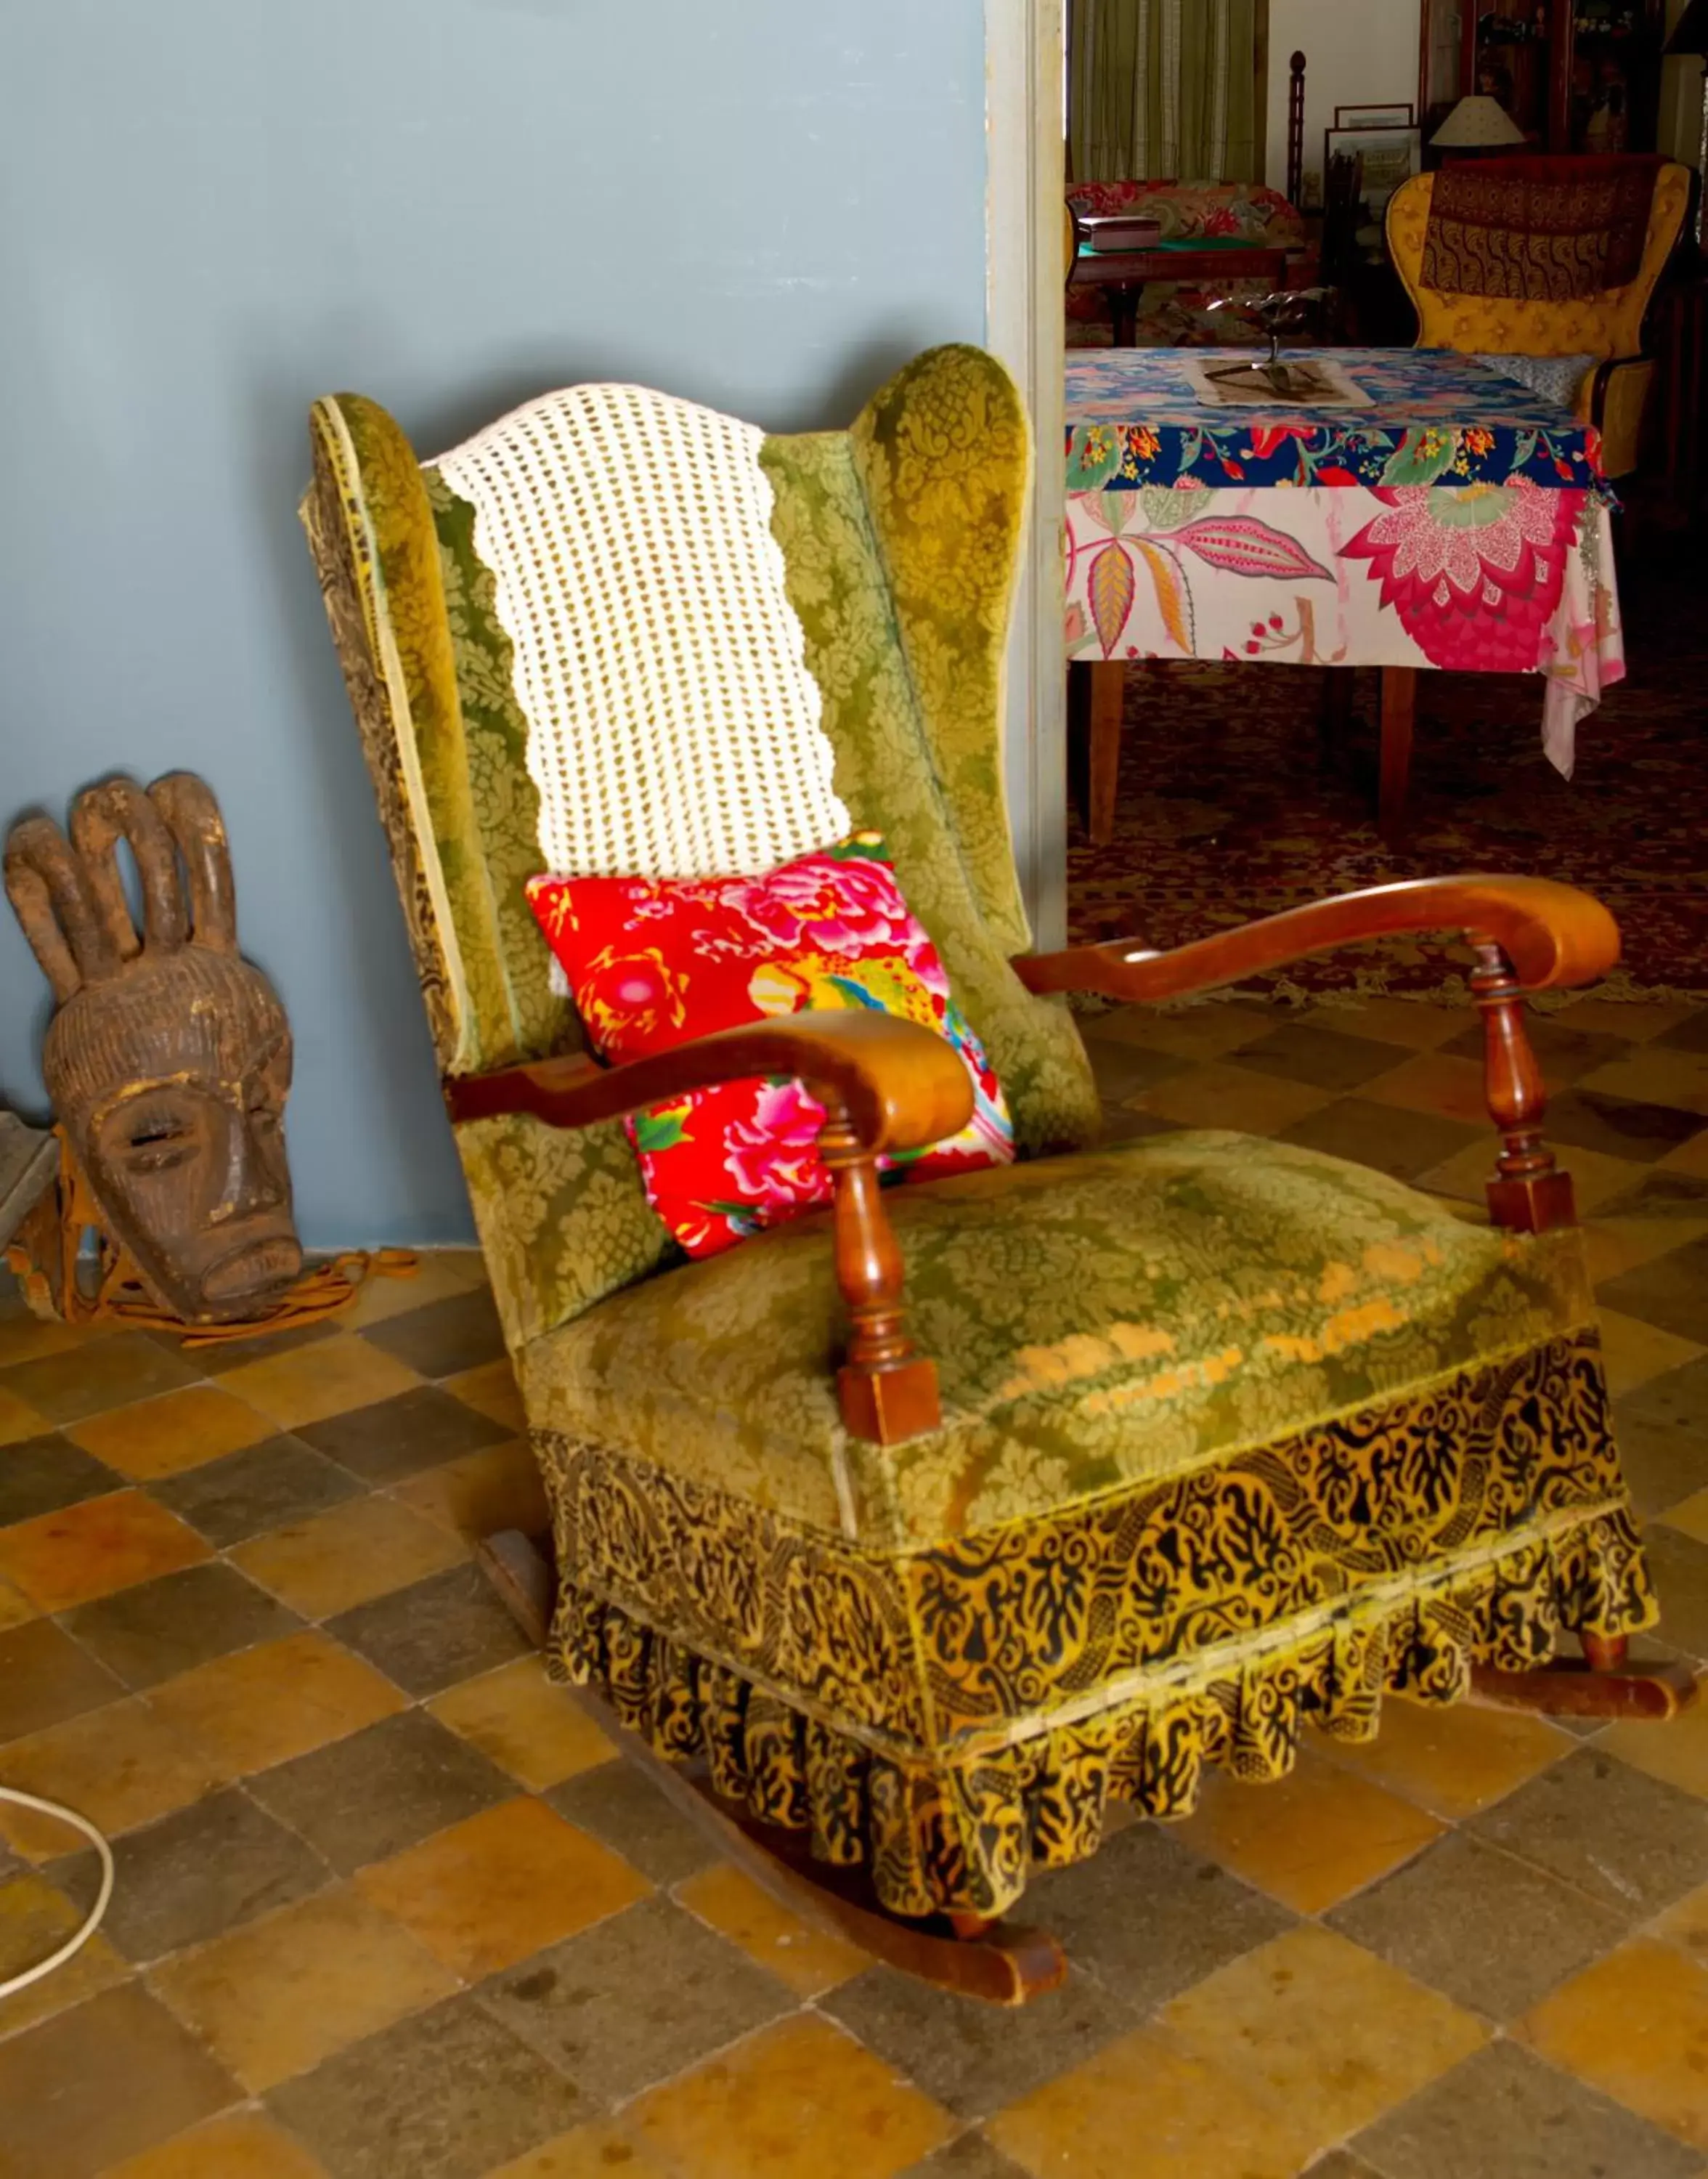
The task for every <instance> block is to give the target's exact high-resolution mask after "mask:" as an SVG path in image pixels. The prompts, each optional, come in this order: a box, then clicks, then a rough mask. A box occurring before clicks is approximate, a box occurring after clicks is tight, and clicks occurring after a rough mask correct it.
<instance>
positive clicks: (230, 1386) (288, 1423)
mask: <svg viewBox="0 0 1708 2179" xmlns="http://www.w3.org/2000/svg"><path fill="white" fill-rule="evenodd" d="M220 1381H221V1383H222V1385H223V1386H224V1387H225V1389H226V1390H227V1391H228V1392H231V1393H233V1395H235V1397H237V1398H238V1399H240V1400H246V1401H248V1402H249V1405H250V1406H251V1407H253V1408H260V1411H261V1413H263V1414H264V1415H269V1416H271V1418H272V1419H273V1421H274V1422H276V1424H278V1425H279V1427H280V1429H281V1430H296V1429H298V1427H300V1425H301V1424H304V1423H319V1422H324V1421H325V1420H326V1418H327V1416H328V1415H341V1414H342V1413H345V1411H346V1410H347V1409H348V1408H366V1407H371V1406H372V1405H373V1404H374V1402H375V1401H377V1400H389V1399H390V1398H391V1397H392V1396H393V1394H394V1393H397V1392H407V1391H409V1390H410V1388H411V1386H415V1385H419V1383H420V1382H421V1380H420V1379H419V1377H418V1376H417V1375H416V1374H415V1372H414V1371H413V1369H408V1368H406V1367H405V1365H404V1364H402V1363H401V1362H399V1361H397V1359H396V1358H394V1357H393V1356H391V1355H390V1354H386V1353H381V1351H380V1348H379V1347H370V1345H369V1344H368V1342H367V1341H366V1340H365V1339H360V1338H358V1337H357V1336H356V1335H355V1334H354V1333H353V1332H348V1331H335V1332H334V1333H333V1334H332V1335H331V1337H330V1338H327V1339H315V1340H311V1341H309V1343H308V1344H307V1345H306V1346H303V1347H291V1348H290V1349H288V1350H287V1352H286V1353H283V1354H271V1355H269V1356H268V1357H267V1358H266V1360H265V1361H261V1362H244V1363H241V1364H239V1365H238V1368H237V1369H228V1370H227V1372H226V1373H225V1375H224V1376H223V1377H222V1379H221V1380H220Z"/></svg>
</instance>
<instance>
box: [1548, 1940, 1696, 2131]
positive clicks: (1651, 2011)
mask: <svg viewBox="0 0 1708 2179" xmlns="http://www.w3.org/2000/svg"><path fill="white" fill-rule="evenodd" d="M1514 2034H1515V2035H1516V2036H1517V2037H1518V2038H1519V2039H1520V2040H1521V2041H1524V2042H1526V2043H1528V2044H1529V2045H1530V2047H1531V2049H1532V2050H1536V2051H1538V2052H1540V2053H1541V2056H1543V2057H1544V2058H1546V2059H1547V2060H1548V2061H1549V2062H1550V2063H1551V2064H1552V2065H1555V2066H1560V2067H1562V2068H1563V2070H1564V2071H1565V2072H1569V2073H1575V2074H1576V2075H1577V2076H1578V2077H1579V2080H1583V2081H1587V2082H1589V2083H1590V2085H1591V2086H1592V2087H1594V2088H1600V2089H1601V2091H1602V2092H1603V2093H1604V2094H1607V2095H1610V2096H1612V2097H1613V2098H1614V2099H1616V2100H1617V2101H1618V2102H1619V2103H1622V2104H1623V2105H1625V2107H1626V2108H1627V2110H1634V2111H1637V2112H1639V2113H1640V2115H1641V2116H1643V2117H1644V2118H1646V2119H1652V2120H1653V2121H1654V2122H1655V2123H1656V2126H1661V2127H1666V2128H1667V2132H1669V2133H1675V2134H1677V2135H1678V2138H1679V2139H1680V2140H1681V2141H1688V2142H1689V2143H1690V2145H1691V2147H1692V2148H1693V2149H1708V1972H1705V1970H1704V1969H1703V1968H1701V1967H1700V1966H1698V1965H1697V1964H1696V1962H1694V1960H1692V1959H1690V1958H1689V1957H1686V1955H1685V1954H1684V1953H1683V1951H1678V1950H1676V1949H1675V1948H1674V1947H1673V1946H1671V1945H1666V1944H1660V1943H1657V1942H1656V1940H1654V1939H1653V1938H1651V1937H1639V1938H1637V1939H1636V1940H1634V1941H1633V1942H1632V1943H1630V1944H1629V1945H1622V1946H1620V1947H1619V1949H1618V1951H1616V1952H1610V1953H1609V1954H1608V1955H1607V1958H1606V1959H1603V1960H1597V1961H1596V1963H1595V1965H1594V1966H1593V1967H1589V1968H1585V1970H1584V1972H1583V1973H1581V1974H1579V1975H1574V1977H1573V1979H1572V1980H1571V1981H1570V1982H1568V1983H1566V1984H1563V1985H1562V1987H1561V1988H1560V1989H1558V1990H1555V1991H1554V1992H1553V1993H1552V1995H1551V1996H1548V1997H1545V1998H1544V1999H1543V2000H1542V2001H1541V2004H1540V2005H1539V2006H1536V2008H1535V2010H1534V2011H1533V2012H1530V2013H1528V2014H1527V2015H1526V2016H1525V2018H1524V2019H1523V2020H1522V2021H1521V2022H1520V2023H1519V2025H1518V2027H1517V2028H1515V2029H1514Z"/></svg>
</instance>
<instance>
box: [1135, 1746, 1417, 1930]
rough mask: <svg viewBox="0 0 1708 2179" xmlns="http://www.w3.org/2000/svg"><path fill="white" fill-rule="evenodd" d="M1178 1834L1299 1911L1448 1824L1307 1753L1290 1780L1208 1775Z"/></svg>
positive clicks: (1332, 1900)
mask: <svg viewBox="0 0 1708 2179" xmlns="http://www.w3.org/2000/svg"><path fill="white" fill-rule="evenodd" d="M1173 1829H1174V1831H1175V1832H1176V1833H1177V1834H1178V1836H1180V1837H1182V1838H1184V1839H1185V1841H1186V1843H1187V1844H1188V1845H1189V1846H1191V1847H1195V1848H1196V1850H1197V1852H1200V1853H1202V1854H1205V1855H1207V1857H1208V1858H1210V1859H1211V1860H1213V1861H1218V1862H1220V1863H1222V1865H1223V1867H1224V1869H1232V1870H1233V1872H1234V1874H1235V1875H1236V1876H1241V1877H1243V1878H1244V1879H1245V1881H1246V1882H1247V1883H1248V1884H1255V1885H1256V1886H1257V1887H1258V1889H1259V1890H1260V1891H1267V1893H1268V1894H1269V1895H1270V1896H1271V1897H1272V1898H1274V1899H1278V1900H1280V1901H1281V1902H1282V1904H1283V1905H1284V1906H1287V1907H1292V1908H1293V1909H1294V1911H1295V1913H1300V1914H1323V1913H1327V1912H1328V1909H1329V1908H1330V1907H1337V1906H1338V1905H1339V1903H1340V1902H1341V1901H1342V1900H1343V1899H1345V1898H1348V1897H1349V1896H1350V1895H1351V1894H1352V1893H1353V1892H1355V1891H1362V1890H1363V1889H1364V1887H1365V1885H1367V1884H1373V1883H1374V1882H1375V1881H1376V1880H1377V1877H1379V1876H1386V1875H1387V1874H1388V1871H1389V1870H1390V1869H1398V1868H1399V1864H1400V1863H1402V1862H1404V1861H1409V1860H1410V1858H1411V1857H1412V1855H1413V1854H1415V1853H1417V1852H1421V1849H1422V1848H1423V1847H1426V1846H1427V1845H1428V1844H1429V1842H1430V1841H1431V1840H1432V1839H1434V1838H1439V1837H1440V1836H1441V1833H1442V1825H1440V1824H1438V1823H1437V1821H1436V1819H1435V1818H1434V1817H1433V1816H1431V1815H1427V1814H1425V1813H1424V1811H1423V1810H1422V1809H1419V1808H1416V1807H1415V1806H1414V1805H1413V1804H1412V1803H1411V1802H1410V1801H1402V1800H1400V1799H1399V1798H1397V1797H1396V1796H1395V1795H1394V1794H1393V1793H1388V1792H1383V1790H1382V1787H1380V1786H1378V1785H1376V1784H1374V1783H1372V1782H1371V1781H1370V1780H1369V1779H1367V1778H1361V1777H1359V1776H1356V1775H1355V1773H1353V1772H1351V1771H1349V1770H1336V1769H1335V1768H1334V1766H1333V1765H1332V1764H1329V1763H1325V1762H1323V1761H1322V1759H1321V1757H1313V1756H1312V1755H1311V1754H1309V1753H1308V1752H1306V1753H1305V1754H1301V1756H1300V1760H1299V1762H1298V1763H1297V1764H1296V1765H1295V1767H1294V1769H1293V1770H1291V1771H1290V1772H1289V1774H1288V1776H1286V1777H1284V1778H1279V1779H1276V1780H1275V1781H1273V1782H1271V1783H1268V1784H1265V1785H1250V1786H1248V1785H1242V1784H1241V1783H1240V1781H1238V1780H1237V1779H1234V1778H1230V1777H1229V1775H1228V1774H1227V1772H1226V1771H1220V1770H1218V1771H1214V1772H1213V1773H1212V1774H1211V1775H1210V1776H1209V1777H1207V1779H1206V1780H1205V1781H1204V1789H1203V1792H1202V1794H1201V1796H1200V1798H1199V1801H1198V1805H1197V1808H1196V1809H1195V1810H1194V1812H1193V1814H1191V1816H1189V1817H1188V1818H1187V1819H1186V1820H1185V1822H1184V1823H1180V1824H1176V1825H1174V1826H1173Z"/></svg>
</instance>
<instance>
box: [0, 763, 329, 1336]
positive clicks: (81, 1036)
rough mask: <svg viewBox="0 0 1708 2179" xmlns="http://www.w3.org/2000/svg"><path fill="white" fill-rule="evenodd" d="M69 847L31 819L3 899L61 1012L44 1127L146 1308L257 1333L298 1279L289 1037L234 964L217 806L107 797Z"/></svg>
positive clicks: (153, 796) (200, 796) (169, 780)
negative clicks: (131, 897) (52, 1126)
mask: <svg viewBox="0 0 1708 2179" xmlns="http://www.w3.org/2000/svg"><path fill="white" fill-rule="evenodd" d="M70 832H71V837H70V839H69V840H68V839H67V838H66V837H65V835H64V834H63V832H61V831H60V829H59V827H58V826H57V825H55V824H54V823H53V822H52V820H51V819H49V818H47V817H26V818H24V819H22V820H21V821H19V823H18V824H16V825H14V826H13V828H12V831H11V832H10V834H9V835H8V838H7V842H6V891H7V893H8V897H10V899H11V902H12V905H13V908H14V909H15V910H16V912H17V915H18V920H19V923H21V924H22V925H23V926H24V933H25V936H26V937H27V938H28V939H29V941H30V946H31V947H32V949H33V950H34V952H35V955H36V959H37V960H38V961H39V962H40V963H41V969H42V972H43V974H45V975H46V976H47V980H48V982H49V983H50V984H51V985H52V986H53V996H54V997H55V999H56V1000H57V1002H58V1011H57V1013H55V1015H54V1017H53V1019H52V1022H51V1024H49V1026H48V1030H47V1043H46V1046H44V1048H43V1051H42V1057H41V1069H42V1073H43V1075H44V1076H45V1078H46V1079H47V1090H48V1095H50V1096H51V1097H52V1100H53V1107H54V1111H55V1114H56V1116H57V1118H58V1120H59V1122H60V1124H61V1126H62V1127H63V1128H64V1130H65V1133H66V1135H67V1138H68V1141H69V1143H70V1145H71V1149H72V1151H73V1153H74V1155H75V1157H76V1160H77V1162H78V1164H79V1166H80V1167H81V1169H82V1172H83V1176H84V1178H85V1181H86V1183H87V1184H88V1188H89V1192H90V1195H91V1196H92V1197H93V1198H94V1199H95V1202H96V1205H97V1206H98V1208H99V1210H100V1212H101V1219H102V1221H103V1223H104V1225H105V1227H106V1229H107V1234H108V1237H109V1238H110V1239H112V1241H114V1242H117V1243H118V1244H119V1245H120V1246H121V1247H122V1248H123V1249H126V1250H127V1251H128V1252H129V1255H130V1257H131V1259H132V1260H133V1261H134V1265H135V1266H136V1269H137V1271H138V1272H139V1274H140V1276H141V1278H142V1280H143V1282H144V1284H145V1286H146V1287H147V1288H148V1290H149V1292H150V1293H151V1295H152V1297H153V1298H154V1299H155V1300H156V1302H158V1303H159V1304H160V1305H161V1307H162V1308H163V1309H167V1310H169V1311H171V1313H172V1315H176V1316H178V1317H179V1318H181V1319H183V1320H184V1321H185V1322H187V1323H191V1324H195V1323H212V1322H223V1321H228V1320H234V1319H242V1318H245V1317H249V1316H251V1315H255V1314H256V1313H257V1311H259V1310H260V1309H264V1308H265V1307H266V1305H267V1304H269V1303H270V1302H271V1301H273V1300H274V1299H276V1297H277V1296H278V1295H279V1293H281V1292H282V1289H283V1288H284V1287H287V1286H289V1285H290V1283H291V1282H292V1281H293V1279H295V1278H296V1276H297V1275H298V1272H299V1271H301V1269H302V1264H303V1252H302V1249H301V1246H300V1244H299V1243H298V1239H297V1235H296V1228H295V1227H294V1225H293V1222H292V1217H291V1182H290V1174H289V1172H288V1170H287V1166H286V1163H285V1142H284V1132H283V1125H282V1122H283V1118H284V1108H285V1098H286V1096H287V1093H288V1091H289V1089H290V1083H291V1038H290V1031H289V1029H287V1026H286V1023H285V1016H284V1011H283V1009H282V1007H281V1006H280V1005H279V1002H278V1000H277V999H276V997H275V996H274V995H273V990H272V986H271V985H270V984H269V983H268V981H267V980H266V977H265V976H263V975H262V974H261V973H260V970H259V969H253V968H251V967H250V966H249V963H248V962H246V961H244V959H242V958H240V956H239V955H238V941H237V910H236V903H235V898H234V896H233V888H232V870H231V857H230V853H229V852H228V851H227V846H226V836H225V826H224V825H223V824H222V821H221V819H220V812H219V804H217V803H216V801H215V800H214V798H213V795H212V793H211V792H210V790H209V789H208V788H207V787H206V786H205V784H204V783H203V782H202V781H200V779H198V778H196V777H194V774H193V773H190V772H187V771H176V772H171V773H168V774H167V777H165V778H163V779H157V780H156V782H155V783H154V785H153V786H152V787H151V788H149V789H148V791H147V792H146V793H144V791H143V789H142V788H140V786H139V785H138V784H137V782H135V781H134V780H133V779H123V778H116V779H107V780H103V781H102V782H101V784H100V785H99V786H96V787H91V788H87V789H86V790H85V792H84V793H82V794H80V795H79V797H78V798H77V800H76V802H75V804H74V805H73V808H72V812H71V827H70ZM121 838H123V839H125V840H128V841H129V843H130V848H131V851H132V853H133V854H134V856H135V859H136V867H137V873H138V875H139V877H140V881H141V896H142V903H143V930H142V935H141V936H140V937H139V936H138V935H137V931H136V928H135V925H134V922H133V921H132V918H131V914H130V909H129V906H128V904H127V903H126V899H125V893H124V886H123V881H122V879H121V876H120V873H119V869H118V860H117V848H118V842H119V840H120V839H121Z"/></svg>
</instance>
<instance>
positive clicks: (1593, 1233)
mask: <svg viewBox="0 0 1708 2179" xmlns="http://www.w3.org/2000/svg"><path fill="white" fill-rule="evenodd" d="M1705 1233H1708V1218H1608V1219H1601V1220H1597V1219H1594V1218H1592V1219H1590V1221H1588V1223H1587V1224H1586V1225H1585V1227H1584V1253H1585V1256H1586V1257H1587V1258H1588V1259H1589V1265H1590V1279H1591V1281H1592V1282H1594V1284H1596V1286H1601V1285H1602V1284H1603V1283H1604V1282H1606V1281H1607V1280H1608V1279H1616V1278H1618V1276H1619V1274H1620V1272H1621V1271H1636V1270H1637V1269H1638V1268H1639V1267H1640V1265H1644V1264H1651V1263H1653V1262H1654V1260H1655V1259H1656V1256H1665V1255H1669V1254H1671V1253H1672V1250H1673V1249H1683V1248H1688V1247H1689V1244H1690V1243H1691V1242H1693V1241H1700V1239H1701V1238H1702V1236H1703V1235H1704V1234H1705Z"/></svg>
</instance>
